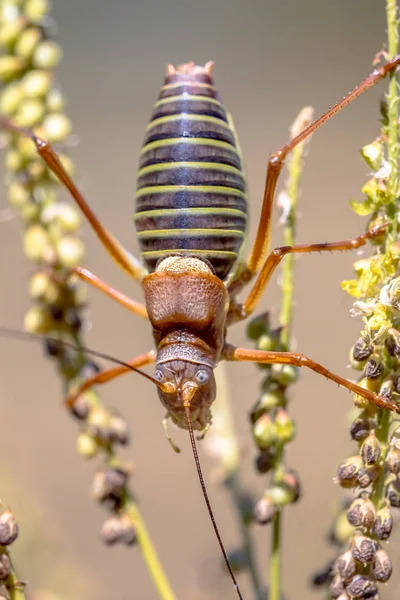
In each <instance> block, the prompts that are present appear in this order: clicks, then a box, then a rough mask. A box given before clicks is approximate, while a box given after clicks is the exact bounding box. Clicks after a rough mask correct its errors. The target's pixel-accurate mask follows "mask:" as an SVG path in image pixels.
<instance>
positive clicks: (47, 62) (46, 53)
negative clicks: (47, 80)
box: [32, 40, 62, 69]
mask: <svg viewBox="0 0 400 600" xmlns="http://www.w3.org/2000/svg"><path fill="white" fill-rule="evenodd" d="M61 58H62V50H61V47H60V46H59V44H57V43H56V42H53V41H52V40H43V41H41V42H40V43H39V44H38V46H37V48H36V50H35V52H34V55H33V59H32V60H33V65H34V67H36V68H37V69H53V68H54V67H55V66H57V65H58V63H59V62H60V60H61Z"/></svg>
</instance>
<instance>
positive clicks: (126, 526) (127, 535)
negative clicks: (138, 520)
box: [120, 515, 137, 546]
mask: <svg viewBox="0 0 400 600" xmlns="http://www.w3.org/2000/svg"><path fill="white" fill-rule="evenodd" d="M121 525H122V534H121V538H120V539H121V542H122V543H124V544H125V545H126V546H133V545H134V544H135V543H136V541H137V533H136V529H135V527H134V525H133V523H132V521H131V519H130V518H129V517H128V515H124V516H123V517H122V518H121Z"/></svg>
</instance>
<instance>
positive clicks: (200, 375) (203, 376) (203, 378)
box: [196, 369, 210, 385]
mask: <svg viewBox="0 0 400 600" xmlns="http://www.w3.org/2000/svg"><path fill="white" fill-rule="evenodd" d="M209 378H210V376H209V374H208V373H207V371H204V369H201V370H200V371H197V373H196V381H197V382H198V383H200V384H201V385H204V384H205V383H207V381H208V380H209Z"/></svg>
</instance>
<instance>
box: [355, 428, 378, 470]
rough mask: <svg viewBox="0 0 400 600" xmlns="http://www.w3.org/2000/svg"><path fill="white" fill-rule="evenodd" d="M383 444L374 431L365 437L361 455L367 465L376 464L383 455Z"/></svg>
mask: <svg viewBox="0 0 400 600" xmlns="http://www.w3.org/2000/svg"><path fill="white" fill-rule="evenodd" d="M381 452H382V451H381V445H380V443H379V440H378V438H377V437H376V434H375V432H374V431H371V433H370V434H369V435H368V437H366V438H365V440H364V441H363V443H362V445H361V452H360V453H361V457H362V459H363V462H364V464H365V465H367V466H371V465H375V464H376V463H377V462H379V459H380V457H381Z"/></svg>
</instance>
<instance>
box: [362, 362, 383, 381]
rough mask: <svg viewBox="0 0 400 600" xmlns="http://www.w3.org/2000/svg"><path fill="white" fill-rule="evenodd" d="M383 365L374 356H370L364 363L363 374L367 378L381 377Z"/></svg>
mask: <svg viewBox="0 0 400 600" xmlns="http://www.w3.org/2000/svg"><path fill="white" fill-rule="evenodd" d="M384 370H385V367H384V365H383V363H381V362H380V361H379V360H378V359H376V358H370V359H369V360H368V362H367V364H366V365H365V368H364V375H365V377H366V378H367V379H379V378H380V377H382V375H383V372H384Z"/></svg>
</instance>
